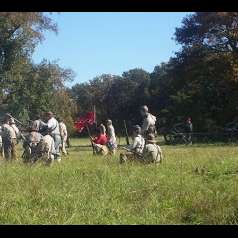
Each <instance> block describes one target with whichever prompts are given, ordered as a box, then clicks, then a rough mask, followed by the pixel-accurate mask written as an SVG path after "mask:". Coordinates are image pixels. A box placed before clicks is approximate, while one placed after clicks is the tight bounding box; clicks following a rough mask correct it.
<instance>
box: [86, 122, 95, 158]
mask: <svg viewBox="0 0 238 238" xmlns="http://www.w3.org/2000/svg"><path fill="white" fill-rule="evenodd" d="M86 128H87V131H88V136H89V138H90V141H91V146H92V148H93V154H95V148H94V145H93V141H92V136H91V133H90V130H89V128H88V126H86Z"/></svg>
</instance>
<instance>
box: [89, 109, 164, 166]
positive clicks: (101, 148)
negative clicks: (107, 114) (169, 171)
mask: <svg viewBox="0 0 238 238" xmlns="http://www.w3.org/2000/svg"><path fill="white" fill-rule="evenodd" d="M140 113H141V116H142V117H143V124H142V126H141V127H140V126H139V125H134V126H133V127H132V144H129V145H128V146H126V147H123V149H124V150H125V151H126V152H123V153H121V154H120V163H124V162H126V161H128V160H137V161H141V162H145V163H158V162H161V160H162V158H163V156H162V150H161V148H160V146H159V145H157V142H156V136H157V131H156V126H155V123H156V117H155V116H153V115H152V114H151V113H149V109H148V107H147V106H142V107H141V109H140ZM106 126H107V128H106V127H105V126H104V125H103V124H100V125H99V127H98V131H97V135H96V137H94V138H93V137H91V142H92V146H93V149H94V151H95V153H96V154H101V155H107V154H108V153H111V154H115V151H116V149H117V140H116V135H115V130H114V127H113V125H112V121H111V120H109V119H108V120H107V121H106Z"/></svg>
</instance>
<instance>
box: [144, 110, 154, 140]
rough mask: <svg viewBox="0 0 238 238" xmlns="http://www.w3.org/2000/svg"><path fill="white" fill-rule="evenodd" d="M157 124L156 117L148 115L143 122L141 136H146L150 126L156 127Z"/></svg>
mask: <svg viewBox="0 0 238 238" xmlns="http://www.w3.org/2000/svg"><path fill="white" fill-rule="evenodd" d="M155 122H156V117H155V116H153V115H152V114H150V113H148V115H147V116H146V118H145V119H144V121H143V124H142V127H141V134H142V135H144V134H145V132H146V131H147V130H148V128H149V127H150V126H154V125H155Z"/></svg>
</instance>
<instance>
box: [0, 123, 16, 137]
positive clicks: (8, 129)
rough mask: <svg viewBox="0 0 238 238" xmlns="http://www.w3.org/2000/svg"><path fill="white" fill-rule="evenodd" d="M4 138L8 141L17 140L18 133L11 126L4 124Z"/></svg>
mask: <svg viewBox="0 0 238 238" xmlns="http://www.w3.org/2000/svg"><path fill="white" fill-rule="evenodd" d="M2 137H3V138H7V139H16V133H15V131H14V129H13V128H12V127H11V126H10V125H9V124H6V123H5V124H3V126H2Z"/></svg>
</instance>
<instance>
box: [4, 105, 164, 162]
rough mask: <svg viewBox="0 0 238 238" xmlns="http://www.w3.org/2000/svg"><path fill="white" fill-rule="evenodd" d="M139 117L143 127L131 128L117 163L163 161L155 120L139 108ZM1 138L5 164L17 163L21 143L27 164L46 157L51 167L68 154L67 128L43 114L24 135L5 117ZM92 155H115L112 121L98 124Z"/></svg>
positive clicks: (147, 110) (37, 117) (31, 124)
mask: <svg viewBox="0 0 238 238" xmlns="http://www.w3.org/2000/svg"><path fill="white" fill-rule="evenodd" d="M140 114H141V116H142V117H143V123H142V126H141V127H140V126H139V125H134V126H133V127H132V143H131V144H129V145H127V146H126V147H123V149H124V150H125V151H124V152H122V153H121V154H120V163H124V162H126V161H129V160H137V161H141V162H145V163H158V162H161V160H162V159H163V156H162V151H161V148H160V146H159V145H157V142H156V136H157V132H156V126H155V123H156V117H155V116H153V115H152V114H151V113H149V109H148V107H147V106H142V107H141V109H140ZM0 129H1V131H0V138H1V141H0V142H1V143H2V148H3V150H2V152H3V153H2V154H3V156H4V158H5V159H6V160H11V159H17V156H16V145H17V144H18V142H19V141H20V140H23V148H24V153H23V159H24V161H26V162H29V161H30V162H35V161H37V160H39V158H42V157H44V156H45V158H46V161H48V162H49V163H50V164H51V163H52V162H53V161H55V160H56V161H58V162H59V161H61V152H62V153H63V154H65V155H66V154H67V151H66V142H67V138H68V133H67V128H66V125H65V123H64V122H63V120H62V119H61V118H55V116H54V114H53V113H52V112H47V113H45V117H44V118H43V119H42V118H41V116H40V115H37V116H36V117H35V118H33V120H32V121H31V123H30V126H29V127H28V133H27V134H26V135H24V133H22V132H21V131H20V130H19V129H18V127H17V126H16V124H15V120H14V118H13V117H12V116H11V115H9V114H7V115H6V116H5V118H4V120H3V125H2V126H1V128H0ZM90 139H91V143H92V148H93V152H94V154H101V155H107V154H115V152H116V150H117V148H118V145H117V138H116V134H115V129H114V127H113V124H112V121H111V120H110V119H108V120H107V121H106V126H104V125H103V124H100V125H99V126H98V127H97V130H96V135H95V136H94V137H91V136H90Z"/></svg>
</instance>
